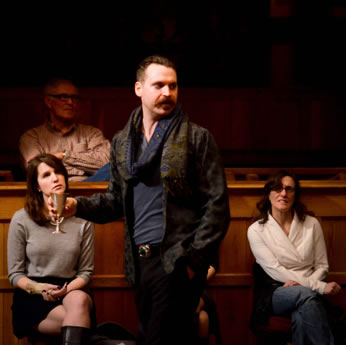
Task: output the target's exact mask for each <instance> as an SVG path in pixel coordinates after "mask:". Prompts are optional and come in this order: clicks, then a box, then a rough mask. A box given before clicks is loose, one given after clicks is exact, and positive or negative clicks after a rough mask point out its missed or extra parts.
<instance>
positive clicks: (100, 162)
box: [19, 79, 110, 181]
mask: <svg viewBox="0 0 346 345" xmlns="http://www.w3.org/2000/svg"><path fill="white" fill-rule="evenodd" d="M44 102H45V105H46V106H47V109H48V119H47V120H46V122H45V123H44V124H42V125H41V126H39V127H36V128H32V129H29V130H28V131H27V132H25V133H24V134H23V135H22V136H21V138H20V140H19V150H20V153H21V160H22V163H23V165H24V166H25V167H27V164H28V162H29V161H30V159H31V158H33V157H35V156H36V155H38V154H40V153H51V154H53V155H54V156H56V157H57V158H59V159H61V160H62V162H63V163H64V165H65V167H66V170H67V173H68V177H69V181H80V180H84V179H86V178H88V177H89V176H92V175H94V174H95V172H96V171H97V170H98V169H100V168H101V167H103V166H104V165H105V164H106V163H108V162H109V152H110V143H109V141H108V140H107V139H105V137H104V136H103V134H102V132H101V131H100V130H99V129H97V128H95V127H92V126H87V125H82V124H79V123H77V122H76V113H77V110H78V106H79V93H78V89H77V88H76V86H75V85H74V84H73V83H72V82H71V81H69V80H66V79H52V80H50V81H49V82H48V83H47V84H46V85H45V87H44Z"/></svg>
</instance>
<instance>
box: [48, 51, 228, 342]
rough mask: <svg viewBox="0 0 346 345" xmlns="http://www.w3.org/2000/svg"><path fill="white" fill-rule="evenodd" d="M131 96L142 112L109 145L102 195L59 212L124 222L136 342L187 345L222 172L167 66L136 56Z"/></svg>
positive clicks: (219, 235) (214, 237) (220, 201)
mask: <svg viewBox="0 0 346 345" xmlns="http://www.w3.org/2000/svg"><path fill="white" fill-rule="evenodd" d="M135 93H136V95H137V96H138V97H140V98H141V103H142V105H141V106H140V107H138V108H137V109H135V110H134V111H133V112H132V114H131V117H130V119H129V121H128V123H127V125H126V126H125V128H124V129H123V130H122V131H120V132H119V133H117V134H116V135H115V136H114V138H113V141H112V149H111V159H110V165H111V178H110V182H109V187H108V190H107V192H106V193H105V194H95V195H93V196H91V197H90V198H85V197H79V198H77V199H72V198H69V199H68V204H67V205H68V206H67V210H66V212H65V215H66V213H68V214H71V215H72V214H75V213H76V215H78V217H82V218H85V219H89V220H91V221H93V222H96V223H106V222H110V221H113V220H115V219H117V218H119V217H122V216H125V226H126V231H125V241H126V249H125V250H126V252H125V256H126V258H125V262H126V268H125V270H126V276H127V279H128V281H129V283H131V284H134V286H135V288H136V306H137V311H138V315H139V320H140V328H139V343H140V344H145V345H156V344H160V345H170V344H189V345H191V344H195V341H194V339H193V335H194V334H196V333H197V331H196V330H194V329H193V317H194V314H195V310H196V308H197V305H198V303H199V297H200V293H201V291H202V289H203V287H204V285H205V281H206V276H207V271H208V267H209V264H210V263H211V260H212V258H213V256H214V255H215V253H216V251H217V249H218V246H219V244H220V242H221V240H222V239H223V237H224V235H225V234H226V231H227V228H228V224H229V219H230V212H229V206H228V194H227V189H226V183H225V176H224V169H223V167H222V164H221V162H220V156H219V154H218V150H217V147H216V144H215V141H214V139H213V137H212V135H211V134H210V133H209V132H208V131H207V130H206V129H204V128H201V127H199V126H197V125H196V124H194V123H191V122H190V121H189V119H188V116H187V115H186V113H185V112H184V111H183V109H182V107H181V105H180V104H179V103H177V98H178V84H177V74H176V70H175V66H174V64H173V63H172V62H171V61H170V60H168V59H167V58H165V57H161V56H150V57H148V58H146V59H145V60H144V61H143V62H142V63H141V64H140V65H139V67H138V69H137V82H136V84H135ZM53 211H54V210H53ZM51 212H52V210H51ZM51 214H52V215H54V214H53V213H51Z"/></svg>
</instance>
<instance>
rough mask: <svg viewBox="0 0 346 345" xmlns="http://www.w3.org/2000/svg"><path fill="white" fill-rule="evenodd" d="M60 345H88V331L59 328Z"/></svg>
mask: <svg viewBox="0 0 346 345" xmlns="http://www.w3.org/2000/svg"><path fill="white" fill-rule="evenodd" d="M61 333H62V345H88V344H89V334H90V329H89V328H85V327H77V326H64V327H61Z"/></svg>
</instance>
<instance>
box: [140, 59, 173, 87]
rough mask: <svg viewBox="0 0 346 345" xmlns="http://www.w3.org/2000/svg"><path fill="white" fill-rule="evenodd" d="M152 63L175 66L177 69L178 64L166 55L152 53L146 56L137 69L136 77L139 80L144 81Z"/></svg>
mask: <svg viewBox="0 0 346 345" xmlns="http://www.w3.org/2000/svg"><path fill="white" fill-rule="evenodd" d="M151 64H157V65H162V66H166V67H169V68H173V69H174V70H175V71H176V65H175V63H174V62H173V61H172V60H170V59H168V58H167V57H165V56H161V55H151V56H148V57H146V58H145V59H144V60H143V61H142V62H140V63H139V65H138V67H137V71H136V79H137V81H143V80H144V77H145V70H146V69H147V68H148V67H149V66H150V65H151Z"/></svg>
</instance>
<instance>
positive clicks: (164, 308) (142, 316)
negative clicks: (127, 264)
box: [136, 256, 207, 345]
mask: <svg viewBox="0 0 346 345" xmlns="http://www.w3.org/2000/svg"><path fill="white" fill-rule="evenodd" d="M139 268H140V283H139V286H138V288H137V289H136V306H137V312H138V316H139V320H140V330H139V333H140V335H139V344H141V345H142V344H143V345H170V344H179V345H183V344H189V345H191V344H193V343H194V339H195V337H196V335H197V330H196V329H195V326H194V321H193V319H194V315H195V311H196V308H197V306H198V302H199V298H200V295H201V292H202V290H203V288H204V286H205V281H206V276H207V271H205V272H199V273H196V274H195V276H194V277H193V278H192V279H191V280H190V279H189V276H188V274H187V270H186V265H185V264H183V263H180V264H177V265H176V268H175V269H174V271H173V272H172V273H170V274H167V273H166V272H165V271H164V269H163V266H162V263H161V259H160V256H154V257H151V258H147V259H140V262H139Z"/></svg>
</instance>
